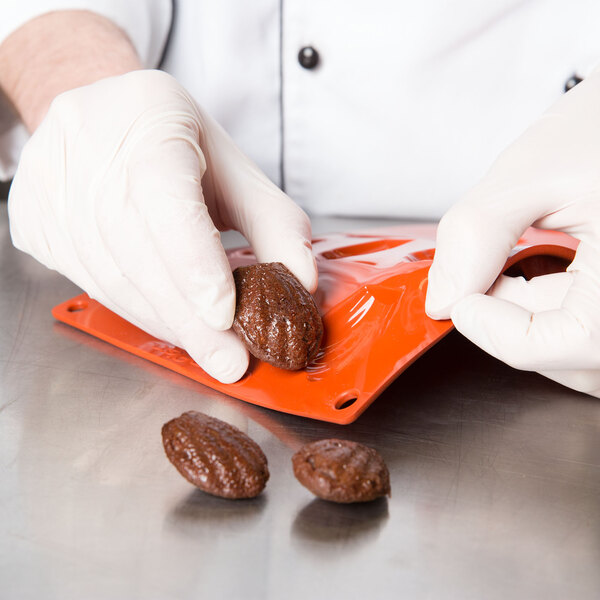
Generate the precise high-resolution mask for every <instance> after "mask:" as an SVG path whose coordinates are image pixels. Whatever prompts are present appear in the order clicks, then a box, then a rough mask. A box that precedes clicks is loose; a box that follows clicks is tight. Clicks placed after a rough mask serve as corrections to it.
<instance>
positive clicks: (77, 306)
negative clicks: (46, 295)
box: [67, 302, 87, 312]
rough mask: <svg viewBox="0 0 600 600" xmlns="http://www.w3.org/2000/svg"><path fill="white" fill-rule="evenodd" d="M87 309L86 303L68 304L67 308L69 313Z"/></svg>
mask: <svg viewBox="0 0 600 600" xmlns="http://www.w3.org/2000/svg"><path fill="white" fill-rule="evenodd" d="M86 308H87V302H77V303H76V304H70V305H69V306H67V310H68V311H69V312H79V311H80V310H85V309H86Z"/></svg>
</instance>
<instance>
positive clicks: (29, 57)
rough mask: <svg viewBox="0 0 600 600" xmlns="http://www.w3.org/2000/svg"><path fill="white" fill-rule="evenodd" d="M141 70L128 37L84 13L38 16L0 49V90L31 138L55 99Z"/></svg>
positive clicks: (115, 28)
mask: <svg viewBox="0 0 600 600" xmlns="http://www.w3.org/2000/svg"><path fill="white" fill-rule="evenodd" d="M140 68H141V63H140V60H139V58H138V56H137V53H136V51H135V49H134V48H133V45H132V44H131V42H130V41H129V38H128V37H127V35H126V34H125V33H124V32H123V31H122V30H121V29H119V27H117V26H116V25H115V24H114V23H112V22H111V21H109V20H108V19H106V18H105V17H102V16H100V15H97V14H95V13H92V12H88V11H57V12H52V13H47V14H44V15H41V16H40V17H37V18H35V19H32V20H31V21H29V22H27V23H26V24H25V25H23V26H22V27H20V28H19V29H18V30H16V31H15V32H13V33H12V34H11V35H10V36H9V37H8V38H6V39H5V40H4V42H3V43H2V44H1V45H0V87H2V89H3V90H4V92H5V94H6V95H7V96H8V98H9V99H10V101H11V102H12V103H13V105H14V106H15V108H16V110H17V112H18V113H19V115H20V116H21V119H22V120H23V122H24V123H25V125H26V126H27V128H28V129H29V131H32V132H33V131H34V130H35V129H36V128H37V126H38V125H39V124H40V122H41V121H42V119H43V118H44V116H45V115H46V112H47V110H48V107H49V106H50V103H51V102H52V100H53V99H54V98H55V97H56V96H57V95H58V94H60V93H62V92H65V91H67V90H70V89H73V88H76V87H80V86H83V85H87V84H90V83H93V82H94V81H97V80H99V79H103V78H105V77H110V76H113V75H120V74H123V73H126V72H129V71H132V70H136V69H140Z"/></svg>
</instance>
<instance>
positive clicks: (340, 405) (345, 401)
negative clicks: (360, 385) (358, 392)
mask: <svg viewBox="0 0 600 600" xmlns="http://www.w3.org/2000/svg"><path fill="white" fill-rule="evenodd" d="M357 400H358V398H346V397H342V398H340V399H339V400H338V401H337V402H336V403H335V407H336V409H337V410H344V409H345V408H349V407H350V406H352V405H353V404H354V403H355V402H356V401H357Z"/></svg>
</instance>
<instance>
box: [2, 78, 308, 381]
mask: <svg viewBox="0 0 600 600" xmlns="http://www.w3.org/2000/svg"><path fill="white" fill-rule="evenodd" d="M9 214H10V229H11V235H12V239H13V242H14V244H15V246H16V247H17V248H19V249H21V250H23V251H25V252H28V253H29V254H31V255H32V256H34V257H35V258H37V259H38V260H39V261H40V262H42V263H43V264H44V265H46V266H47V267H49V268H51V269H55V270H57V271H59V272H60V273H62V274H64V275H66V276H67V277H68V278H69V279H71V280H72V281H73V282H75V283H76V284H77V285H78V286H80V287H81V288H83V289H84V290H85V291H86V292H87V293H88V294H89V295H90V296H91V297H92V298H95V299H97V300H99V301H100V302H101V303H102V304H104V305H105V306H107V307H108V308H110V309H111V310H112V311H114V312H116V313H117V314H119V315H121V316H122V317H124V318H125V319H127V320H128V321H130V322H132V323H134V324H135V325H137V326H138V327H140V328H142V329H144V330H145V331H147V332H149V333H150V334H152V335H153V336H156V337H158V338H161V339H163V340H167V341H169V342H171V343H173V344H175V345H177V346H180V347H182V348H185V349H186V350H187V351H188V352H189V354H190V355H191V356H192V358H193V359H194V360H195V361H196V362H197V363H198V364H199V365H200V366H201V367H202V368H203V369H204V370H206V371H207V372H208V373H209V374H210V375H212V376H213V377H215V378H217V379H219V380H220V381H222V382H226V383H230V382H233V381H236V380H237V379H239V378H240V377H241V376H242V375H243V374H244V372H245V371H246V369H247V366H248V353H247V351H246V349H245V348H244V346H243V345H242V343H241V342H240V341H239V339H238V338H237V336H236V335H235V334H234V333H233V331H231V330H230V327H231V324H232V321H233V316H234V311H235V285H234V282H233V278H232V275H231V269H230V267H229V263H228V261H227V257H226V255H225V252H224V250H223V247H222V246H221V243H220V237H219V233H218V230H219V229H220V230H223V229H228V228H233V229H236V230H238V231H240V232H241V233H242V234H243V235H244V236H245V237H246V238H247V239H248V240H249V241H250V243H251V244H252V246H253V248H254V251H255V252H256V256H257V258H258V260H259V261H261V262H268V261H280V262H283V263H284V264H285V265H286V266H287V267H288V268H289V269H290V270H291V271H292V272H293V273H294V274H295V275H296V276H297V277H298V279H299V280H300V281H301V282H302V284H303V285H304V286H305V287H306V288H307V289H308V290H309V291H311V292H313V291H314V290H315V288H316V285H317V272H316V267H315V262H314V258H313V256H312V252H311V245H310V239H311V231H310V223H309V220H308V218H307V216H306V215H305V214H304V212H303V211H302V210H301V209H300V208H299V207H298V206H296V205H295V204H294V203H293V202H292V201H291V200H290V199H289V198H288V197H287V196H286V195H285V194H284V193H283V192H281V191H280V190H279V189H277V187H276V186H275V185H273V184H272V183H271V182H270V181H269V180H268V179H267V178H266V177H265V175H264V174H263V173H262V172H260V171H259V169H258V168H257V167H256V166H255V165H254V164H252V163H251V162H250V161H249V160H248V159H247V158H246V157H245V156H244V155H243V154H242V153H241V152H240V150H238V148H237V147H236V146H235V145H234V144H233V142H232V141H231V139H230V138H229V137H228V136H227V135H226V133H225V132H224V131H223V130H222V129H221V128H220V127H219V126H218V125H217V124H216V123H215V122H214V121H212V120H211V119H210V118H209V117H208V116H207V115H206V114H204V113H203V112H202V111H201V110H200V109H199V108H198V106H197V105H196V104H195V102H194V101H193V100H192V99H191V98H190V96H189V95H188V94H187V92H186V91H185V90H184V89H183V88H182V87H181V86H180V85H179V84H178V83H177V81H176V80H175V79H173V78H172V77H171V76H170V75H167V74H166V73H163V72H160V71H135V72H132V73H128V74H127V75H123V76H119V77H111V78H108V79H104V80H101V81H99V82H97V83H94V84H92V85H89V86H86V87H82V88H78V89H75V90H71V91H69V92H66V93H64V94H61V95H60V96H58V97H57V98H56V99H55V100H54V101H53V103H52V105H51V107H50V110H49V111H48V114H47V116H46V118H45V119H44V121H43V122H42V124H41V125H40V127H39V128H38V129H37V130H36V132H35V133H34V135H33V136H32V137H31V139H30V141H29V142H28V143H27V145H26V147H25V149H24V150H23V154H22V157H21V161H20V164H19V168H18V171H17V174H16V175H15V178H14V181H13V184H12V188H11V192H10V198H9Z"/></svg>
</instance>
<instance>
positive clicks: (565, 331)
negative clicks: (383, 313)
mask: <svg viewBox="0 0 600 600" xmlns="http://www.w3.org/2000/svg"><path fill="white" fill-rule="evenodd" d="M598 165H600V71H599V70H598V69H596V70H595V71H594V72H593V73H592V75H591V76H590V77H589V78H588V79H586V80H585V81H583V82H582V83H581V84H579V85H578V86H576V87H575V88H573V89H572V90H571V91H569V92H567V93H566V94H565V95H564V96H563V97H561V98H560V100H558V102H556V104H554V106H552V107H551V108H550V109H549V110H548V111H547V112H546V113H545V114H544V115H543V116H542V118H541V119H539V121H537V122H536V123H534V124H533V125H532V126H531V127H530V128H529V129H528V130H527V131H526V132H525V133H524V134H523V135H522V136H521V137H520V138H519V139H518V140H517V141H516V142H514V143H513V144H512V145H511V146H509V147H508V148H507V149H506V150H505V151H504V152H503V153H502V154H501V155H500V157H499V158H498V159H497V160H496V162H495V163H494V164H493V166H492V168H491V169H490V171H489V173H488V174H487V175H486V176H485V177H484V178H483V180H482V181H481V182H480V183H479V184H478V185H477V186H476V187H475V188H474V189H473V190H471V192H469V193H468V194H467V196H466V197H465V198H464V199H463V200H462V201H461V202H459V203H458V204H457V205H456V206H454V207H453V208H452V209H451V210H450V211H449V212H448V213H447V214H446V215H445V216H444V218H443V219H442V221H441V223H440V227H439V230H438V239H437V247H436V255H435V260H434V262H433V265H432V267H431V271H430V274H429V289H428V293H427V304H426V308H427V313H428V314H429V315H430V316H431V317H433V318H436V319H444V318H449V317H451V318H452V320H453V322H454V324H455V325H456V328H457V329H458V330H459V331H460V332H461V333H463V334H464V335H465V336H466V337H468V338H469V339H470V340H471V341H473V342H474V343H475V344H477V345H478V346H480V347H481V348H483V349H484V350H486V351H487V352H489V353H490V354H492V355H493V356H495V357H497V358H499V359H500V360H503V361H504V362H506V363H508V364H509V365H512V366H513V367H516V368H518V369H526V370H532V371H538V372H540V373H542V374H543V375H545V376H546V377H549V378H550V379H553V380H555V381H558V382H560V383H562V384H564V385H566V386H569V387H571V388H574V389H576V390H580V391H583V392H587V393H589V394H592V395H594V396H597V397H600V309H599V307H600V169H599V168H598ZM530 225H533V226H535V227H540V228H544V229H554V230H558V231H564V232H566V233H569V234H571V235H572V236H574V237H575V238H577V239H578V240H580V243H579V247H578V249H577V253H576V255H575V259H574V260H573V262H572V263H571V265H570V266H569V267H568V268H567V271H566V272H563V273H555V274H550V275H543V276H540V277H535V278H533V279H532V280H530V281H525V280H523V279H517V280H511V279H509V278H506V277H504V276H502V277H500V278H499V279H498V281H496V279H497V278H498V276H499V274H500V272H501V270H502V268H503V265H504V263H505V261H506V259H507V257H508V255H509V253H510V251H511V249H512V248H513V247H514V246H515V245H516V243H517V241H518V239H519V237H520V236H521V234H522V233H523V232H524V231H525V229H526V228H527V227H528V226H530ZM495 281H496V284H495V285H494V286H493V287H492V284H494V282H495ZM486 292H487V294H486Z"/></svg>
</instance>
